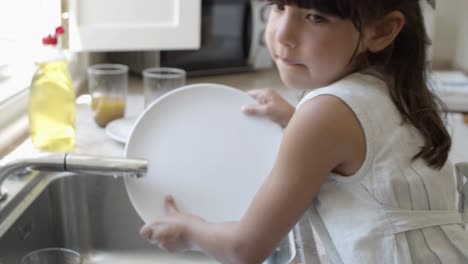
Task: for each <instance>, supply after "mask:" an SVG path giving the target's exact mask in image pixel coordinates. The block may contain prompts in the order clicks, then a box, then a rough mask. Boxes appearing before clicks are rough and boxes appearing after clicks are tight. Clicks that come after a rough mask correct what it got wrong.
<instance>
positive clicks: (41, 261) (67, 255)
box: [21, 248, 82, 264]
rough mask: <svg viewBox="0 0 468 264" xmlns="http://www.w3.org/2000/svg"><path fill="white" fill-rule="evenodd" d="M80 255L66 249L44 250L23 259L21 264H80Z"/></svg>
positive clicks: (29, 254)
mask: <svg viewBox="0 0 468 264" xmlns="http://www.w3.org/2000/svg"><path fill="white" fill-rule="evenodd" d="M81 261H82V260H81V255H80V253H78V252H76V251H73V250H70V249H66V248H44V249H39V250H35V251H32V252H30V253H28V254H27V255H26V256H24V257H23V259H22V260H21V264H81Z"/></svg>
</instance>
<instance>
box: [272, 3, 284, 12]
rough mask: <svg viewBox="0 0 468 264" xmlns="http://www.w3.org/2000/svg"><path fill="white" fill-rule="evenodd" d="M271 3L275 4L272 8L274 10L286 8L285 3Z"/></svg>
mask: <svg viewBox="0 0 468 264" xmlns="http://www.w3.org/2000/svg"><path fill="white" fill-rule="evenodd" d="M270 5H272V6H273V8H272V10H274V11H283V10H284V5H280V4H274V3H270Z"/></svg>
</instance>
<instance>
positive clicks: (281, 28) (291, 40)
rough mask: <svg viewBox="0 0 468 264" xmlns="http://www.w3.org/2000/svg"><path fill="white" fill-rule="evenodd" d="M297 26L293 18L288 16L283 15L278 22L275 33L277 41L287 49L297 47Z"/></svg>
mask: <svg viewBox="0 0 468 264" xmlns="http://www.w3.org/2000/svg"><path fill="white" fill-rule="evenodd" d="M298 26H299V25H298V24H297V23H295V22H294V18H293V17H292V16H290V15H288V14H284V15H283V16H282V17H281V19H280V21H278V28H277V31H276V39H277V41H278V42H279V43H280V44H282V45H284V46H287V47H289V48H296V47H297V45H298V38H297V36H298V30H299V28H298Z"/></svg>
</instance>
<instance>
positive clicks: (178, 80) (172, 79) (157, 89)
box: [143, 67, 187, 108]
mask: <svg viewBox="0 0 468 264" xmlns="http://www.w3.org/2000/svg"><path fill="white" fill-rule="evenodd" d="M186 75H187V74H186V72H185V71H184V70H182V69H177V68H167V67H162V68H159V67H155V68H148V69H145V70H144V71H143V94H144V98H145V108H146V107H148V106H149V105H150V104H151V103H152V102H153V101H154V100H155V99H157V98H158V97H160V96H161V95H163V94H165V93H167V92H169V91H171V90H173V89H176V88H179V87H181V86H184V85H185V79H186Z"/></svg>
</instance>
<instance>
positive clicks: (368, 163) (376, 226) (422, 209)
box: [140, 0, 468, 264]
mask: <svg viewBox="0 0 468 264" xmlns="http://www.w3.org/2000/svg"><path fill="white" fill-rule="evenodd" d="M421 1H422V0H421ZM270 3H271V4H272V5H273V8H272V11H271V14H270V17H269V21H268V28H267V31H266V42H267V45H268V48H269V51H270V53H271V56H272V57H273V59H274V61H275V63H276V65H277V68H278V70H279V73H280V76H281V79H282V81H283V82H284V83H285V84H286V85H287V86H288V87H291V88H296V89H302V90H304V91H307V92H308V93H307V94H306V95H305V97H304V98H303V99H302V100H301V102H300V103H299V105H298V106H297V107H296V109H295V111H294V109H293V108H292V107H291V106H290V105H289V104H288V103H286V101H285V100H283V99H282V98H281V97H279V96H278V95H277V94H275V93H273V92H271V91H269V90H259V91H253V92H251V94H252V96H253V97H254V98H255V99H256V100H257V101H258V102H259V105H254V106H246V107H245V108H244V109H243V110H244V111H245V112H246V113H247V114H251V115H264V116H267V117H269V118H271V119H272V120H274V121H275V122H278V123H279V124H280V125H282V126H283V127H285V130H284V137H283V141H282V144H281V147H280V151H279V154H278V157H277V160H276V163H275V165H274V167H273V169H272V171H271V174H270V175H269V177H268V178H267V179H266V180H265V182H264V184H263V185H262V187H261V188H260V189H259V190H258V192H257V194H256V196H255V198H254V199H253V201H252V203H251V205H250V207H249V209H248V210H247V212H246V213H245V215H244V216H243V217H242V219H241V220H240V221H239V222H229V223H209V222H207V221H205V220H203V219H201V218H200V217H197V216H194V215H190V214H187V213H182V212H179V210H178V209H177V207H176V204H175V202H174V199H173V198H172V197H171V196H169V197H167V198H166V200H165V206H166V209H167V215H165V216H164V217H162V218H161V219H157V220H156V221H155V222H154V223H151V224H148V225H145V226H144V227H143V228H142V229H141V231H140V234H141V236H142V237H144V238H147V239H150V240H157V241H159V246H160V247H161V248H164V249H167V250H169V251H184V250H187V249H189V248H192V247H196V248H199V249H201V250H202V251H204V252H205V253H207V254H208V255H211V256H213V257H214V258H216V259H217V260H219V261H220V262H223V263H261V262H262V261H263V260H264V259H265V258H267V257H268V256H269V255H270V254H271V253H272V251H273V250H274V249H275V247H276V245H277V244H278V243H279V242H280V240H281V239H282V238H284V237H285V235H286V234H287V233H288V231H289V230H290V229H291V228H292V227H293V226H294V225H295V224H296V222H297V221H298V219H299V218H300V217H301V216H302V215H303V214H304V213H308V214H309V216H310V220H311V223H312V224H313V225H314V227H315V229H316V231H317V233H318V235H319V237H320V239H321V240H322V241H323V243H324V246H325V248H326V251H327V255H328V257H329V258H330V260H331V261H332V262H333V263H372V264H374V263H450V264H453V263H468V233H467V232H466V231H465V230H464V229H463V228H462V222H463V221H462V217H461V214H460V213H459V212H458V211H457V210H456V205H455V183H454V177H453V170H452V166H451V165H450V163H448V162H447V156H448V152H449V150H450V145H451V140H450V136H449V134H448V133H447V131H446V129H445V127H444V124H443V122H442V120H441V118H440V117H439V115H438V110H439V108H438V107H439V105H438V104H437V103H436V101H435V98H434V96H433V94H432V93H431V92H430V90H429V89H428V87H427V85H426V56H425V55H426V53H425V48H426V45H427V44H428V42H429V40H428V39H427V37H426V32H425V29H424V25H423V17H422V14H421V9H420V6H419V4H420V3H419V1H418V0H270Z"/></svg>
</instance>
